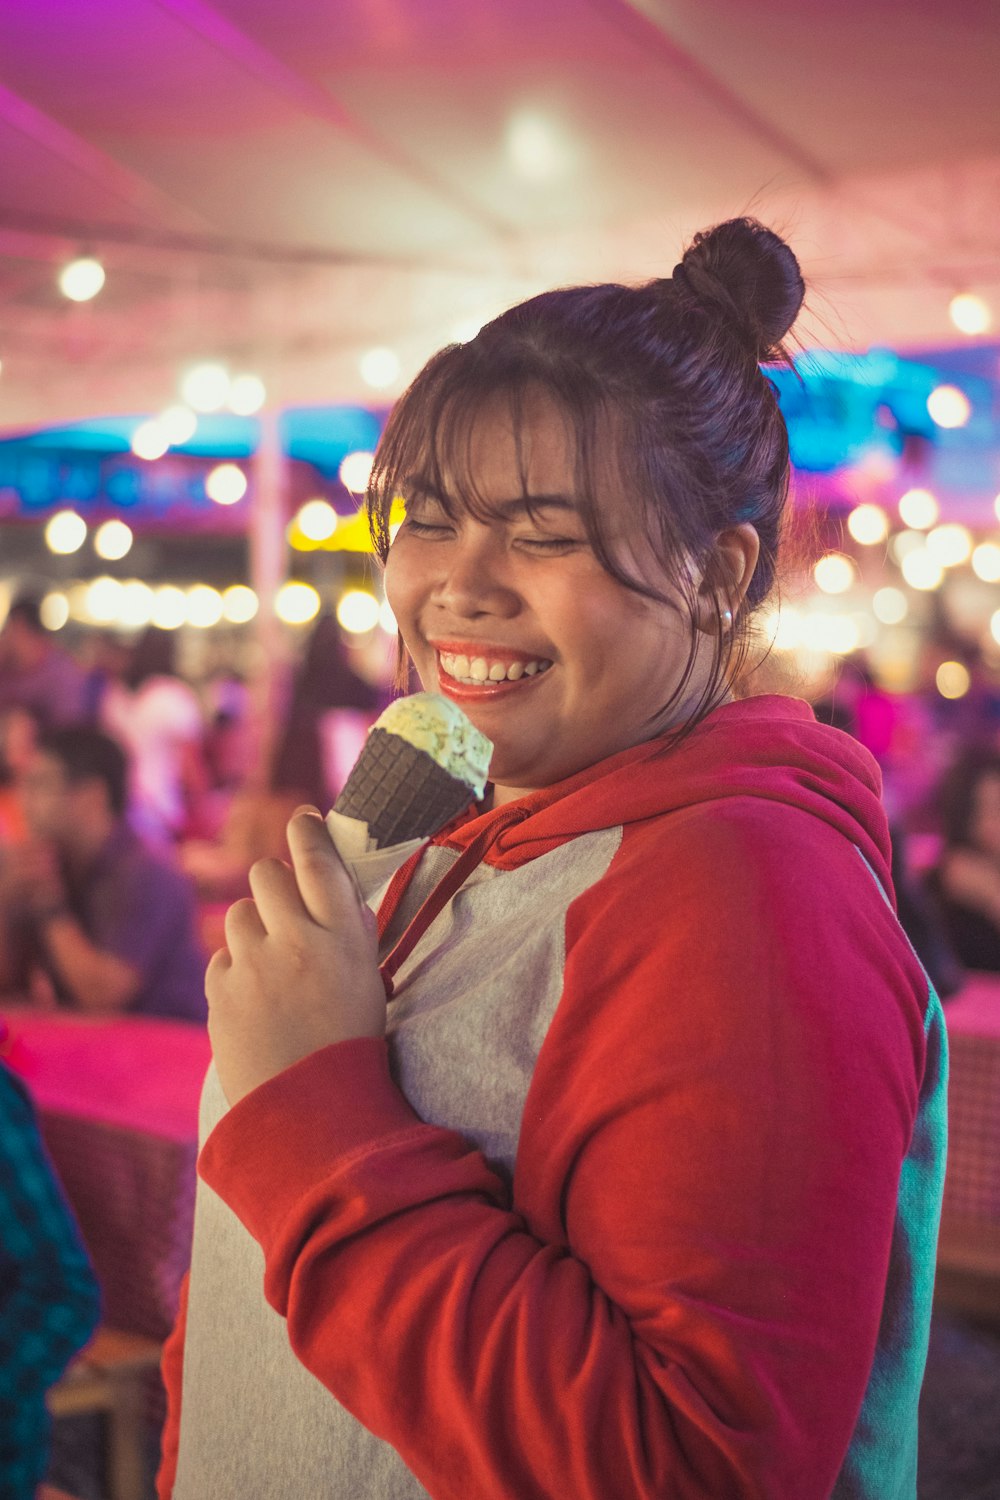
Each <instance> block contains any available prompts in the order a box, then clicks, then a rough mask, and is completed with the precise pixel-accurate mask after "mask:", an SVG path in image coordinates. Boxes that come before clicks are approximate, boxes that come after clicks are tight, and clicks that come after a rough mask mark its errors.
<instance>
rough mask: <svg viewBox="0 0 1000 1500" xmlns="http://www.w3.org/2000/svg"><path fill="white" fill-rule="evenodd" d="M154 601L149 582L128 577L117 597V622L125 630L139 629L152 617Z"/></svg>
mask: <svg viewBox="0 0 1000 1500" xmlns="http://www.w3.org/2000/svg"><path fill="white" fill-rule="evenodd" d="M154 603H155V601H154V597H153V590H152V589H151V588H150V587H149V584H148V583H143V582H142V581H141V580H140V579H138V578H130V579H129V581H128V583H126V584H124V585H123V587H122V591H121V594H120V595H119V597H118V624H119V625H121V626H123V627H124V628H125V629H126V630H141V629H142V627H143V626H144V625H148V624H149V623H150V621H151V620H152V618H153V606H154Z"/></svg>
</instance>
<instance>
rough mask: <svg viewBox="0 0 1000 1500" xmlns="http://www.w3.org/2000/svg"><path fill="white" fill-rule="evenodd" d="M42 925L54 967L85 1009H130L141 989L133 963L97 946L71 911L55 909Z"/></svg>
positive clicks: (76, 1001)
mask: <svg viewBox="0 0 1000 1500" xmlns="http://www.w3.org/2000/svg"><path fill="white" fill-rule="evenodd" d="M41 925H42V932H43V936H44V941H45V945H46V949H47V952H48V955H49V959H50V961H51V964H52V967H53V969H54V970H55V972H56V974H57V975H58V978H59V980H60V982H61V984H62V986H63V988H64V989H65V990H66V991H67V992H68V993H69V994H70V995H71V997H72V999H73V1000H74V1001H75V1003H76V1004H77V1005H78V1006H79V1007H80V1008H81V1010H89V1011H95V1012H100V1011H104V1012H115V1011H122V1010H125V1009H127V1008H128V1005H129V1004H130V1002H131V1001H132V999H133V998H134V996H135V993H136V990H137V988H138V976H137V975H136V974H135V971H134V970H133V969H132V968H131V966H130V965H128V964H126V963H124V962H123V961H122V960H121V959H119V958H116V957H115V956H114V954H111V953H105V952H103V951H102V950H101V949H100V948H97V947H95V945H94V944H93V943H92V942H91V941H90V939H89V938H88V937H87V935H86V933H85V932H84V930H83V928H82V927H81V926H80V923H79V922H78V921H77V919H76V918H75V917H74V916H73V914H72V913H71V912H69V911H67V910H64V909H58V910H55V911H53V912H52V913H50V914H48V915H47V916H46V917H45V918H44V919H43V922H42V924H41Z"/></svg>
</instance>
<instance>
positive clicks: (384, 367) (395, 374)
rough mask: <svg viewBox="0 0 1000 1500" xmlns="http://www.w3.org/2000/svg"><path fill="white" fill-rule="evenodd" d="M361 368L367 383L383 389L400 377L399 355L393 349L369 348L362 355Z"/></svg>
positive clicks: (376, 388)
mask: <svg viewBox="0 0 1000 1500" xmlns="http://www.w3.org/2000/svg"><path fill="white" fill-rule="evenodd" d="M359 369H360V371H361V379H362V380H363V381H364V382H365V384H366V385H370V386H372V387H373V389H374V390H377V391H381V390H384V389H385V388H386V386H390V385H395V383H396V381H397V380H398V379H399V371H400V364H399V356H398V355H396V354H395V353H394V352H393V351H392V350H391V349H369V350H368V353H367V354H364V355H362V357H361V363H360V365H359Z"/></svg>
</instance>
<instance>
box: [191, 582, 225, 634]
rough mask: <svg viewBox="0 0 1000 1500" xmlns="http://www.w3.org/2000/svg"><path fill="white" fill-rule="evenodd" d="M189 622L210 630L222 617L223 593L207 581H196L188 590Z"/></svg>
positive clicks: (201, 628) (196, 626)
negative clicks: (211, 586)
mask: <svg viewBox="0 0 1000 1500" xmlns="http://www.w3.org/2000/svg"><path fill="white" fill-rule="evenodd" d="M186 614H187V623H188V624H189V625H193V626H195V628H196V629H197V630H208V629H209V628H210V627H211V626H212V625H218V623H219V621H220V620H221V619H222V595H221V594H220V593H219V591H218V589H213V588H209V586H208V584H207V583H196V584H195V585H194V587H193V588H189V589H188V591H187V608H186Z"/></svg>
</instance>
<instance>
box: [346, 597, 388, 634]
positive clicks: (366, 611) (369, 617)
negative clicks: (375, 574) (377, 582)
mask: <svg viewBox="0 0 1000 1500" xmlns="http://www.w3.org/2000/svg"><path fill="white" fill-rule="evenodd" d="M379 614H380V606H379V602H378V600H377V599H376V598H375V596H374V594H369V593H368V592H367V590H365V589H348V590H347V593H346V594H343V595H342V596H341V599H340V603H339V604H338V605H337V619H338V620H339V621H340V623H341V625H342V626H343V628H344V629H345V630H346V631H347V633H348V634H349V635H365V634H366V633H367V632H368V631H369V630H374V629H375V626H376V625H377V624H378V622H379Z"/></svg>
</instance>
